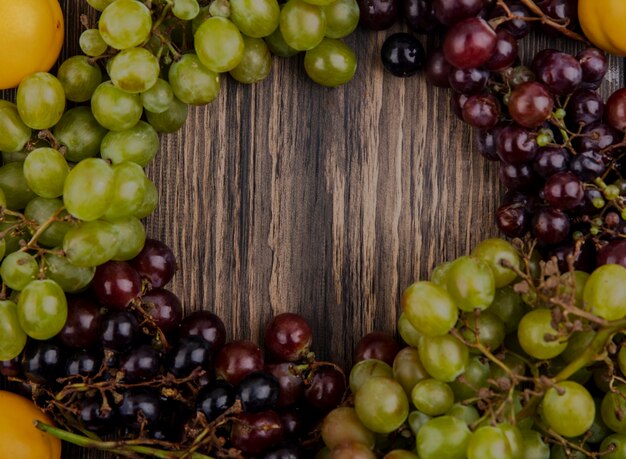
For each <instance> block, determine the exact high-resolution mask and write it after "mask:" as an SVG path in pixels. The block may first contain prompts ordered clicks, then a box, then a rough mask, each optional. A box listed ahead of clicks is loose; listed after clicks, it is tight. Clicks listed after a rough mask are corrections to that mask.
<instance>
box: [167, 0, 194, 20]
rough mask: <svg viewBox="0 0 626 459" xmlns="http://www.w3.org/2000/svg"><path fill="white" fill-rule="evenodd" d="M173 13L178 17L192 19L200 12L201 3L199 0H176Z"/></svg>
mask: <svg viewBox="0 0 626 459" xmlns="http://www.w3.org/2000/svg"><path fill="white" fill-rule="evenodd" d="M172 13H174V16H176V17H177V18H178V19H182V20H183V21H191V20H192V19H193V18H195V17H196V16H198V14H200V5H199V4H198V0H175V1H174V5H173V6H172Z"/></svg>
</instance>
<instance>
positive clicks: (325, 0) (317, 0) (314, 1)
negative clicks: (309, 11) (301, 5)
mask: <svg viewBox="0 0 626 459" xmlns="http://www.w3.org/2000/svg"><path fill="white" fill-rule="evenodd" d="M303 1H305V2H307V3H310V4H311V5H318V6H328V5H330V4H331V3H333V2H334V1H335V0H303Z"/></svg>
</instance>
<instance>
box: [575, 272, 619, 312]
mask: <svg viewBox="0 0 626 459" xmlns="http://www.w3.org/2000/svg"><path fill="white" fill-rule="evenodd" d="M624 282H626V268H624V267H623V266H620V265H604V266H601V267H599V268H597V269H596V270H595V271H594V272H593V273H591V276H590V277H589V279H588V280H587V284H586V285H585V290H584V293H583V295H584V296H583V299H584V304H585V309H587V310H588V311H590V312H591V313H593V314H595V315H596V316H598V317H602V318H603V319H606V320H619V319H622V318H623V317H624V316H626V300H625V298H626V284H625V283H624Z"/></svg>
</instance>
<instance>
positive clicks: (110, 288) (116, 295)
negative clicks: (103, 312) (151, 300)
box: [91, 261, 141, 309]
mask: <svg viewBox="0 0 626 459" xmlns="http://www.w3.org/2000/svg"><path fill="white" fill-rule="evenodd" d="M91 288H92V289H93V291H94V293H95V294H96V297H97V298H98V301H99V302H100V303H102V304H103V305H105V306H110V307H113V308H117V309H123V308H125V307H127V306H128V305H129V304H130V302H131V301H133V300H134V299H135V298H137V297H138V296H139V294H140V293H141V277H139V273H137V271H135V270H134V269H133V267H132V266H131V265H129V264H128V263H126V262H125V261H108V262H106V263H105V264H103V265H100V266H98V267H97V268H96V274H95V275H94V277H93V280H92V282H91Z"/></svg>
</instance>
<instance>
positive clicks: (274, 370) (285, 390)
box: [265, 362, 304, 408]
mask: <svg viewBox="0 0 626 459" xmlns="http://www.w3.org/2000/svg"><path fill="white" fill-rule="evenodd" d="M265 371H266V372H268V373H270V374H271V375H273V376H274V377H275V378H276V379H277V381H278V386H279V391H278V400H277V401H276V407H277V408H285V407H289V406H293V405H295V404H297V403H298V402H299V401H300V399H301V398H302V395H303V394H304V380H303V379H302V377H301V376H300V375H299V374H297V370H296V369H295V368H294V366H293V364H292V363H289V362H285V363H276V364H270V365H266V366H265Z"/></svg>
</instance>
